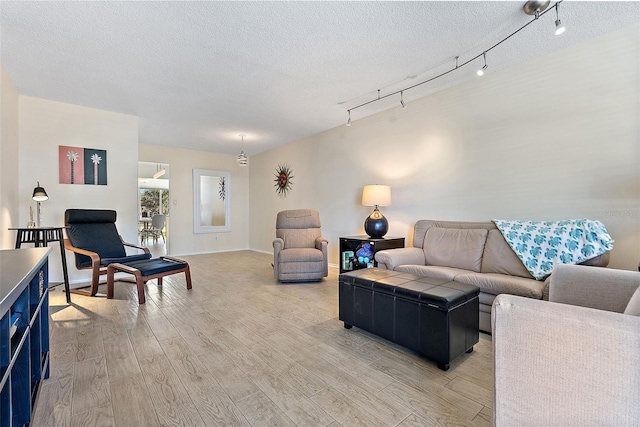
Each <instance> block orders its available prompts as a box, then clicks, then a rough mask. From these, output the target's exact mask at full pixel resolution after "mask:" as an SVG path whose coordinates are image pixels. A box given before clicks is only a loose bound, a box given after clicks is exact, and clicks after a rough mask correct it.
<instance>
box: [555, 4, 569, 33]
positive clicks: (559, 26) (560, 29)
mask: <svg viewBox="0 0 640 427" xmlns="http://www.w3.org/2000/svg"><path fill="white" fill-rule="evenodd" d="M565 31H567V27H565V26H564V24H563V23H562V21H560V16H559V15H558V3H556V31H555V34H556V36H559V35H561V34H564V32H565Z"/></svg>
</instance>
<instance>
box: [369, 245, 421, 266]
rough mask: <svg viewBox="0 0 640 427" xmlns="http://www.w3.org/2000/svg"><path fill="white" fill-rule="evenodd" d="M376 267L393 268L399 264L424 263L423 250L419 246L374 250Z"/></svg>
mask: <svg viewBox="0 0 640 427" xmlns="http://www.w3.org/2000/svg"><path fill="white" fill-rule="evenodd" d="M375 258H376V261H377V262H378V268H382V269H386V270H395V268H396V267H397V266H399V265H407V264H408V265H425V264H426V261H425V258H424V251H423V250H422V249H420V248H397V249H386V250H384V251H380V252H376V255H375Z"/></svg>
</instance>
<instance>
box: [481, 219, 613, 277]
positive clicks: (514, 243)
mask: <svg viewBox="0 0 640 427" xmlns="http://www.w3.org/2000/svg"><path fill="white" fill-rule="evenodd" d="M493 222H494V223H495V224H496V226H497V227H498V229H499V230H500V232H501V233H502V235H503V236H504V238H505V240H506V241H507V243H509V246H511V249H513V251H514V252H515V253H516V255H518V258H520V260H521V261H522V263H523V264H524V266H525V267H526V268H527V270H528V271H529V273H531V275H532V276H533V277H535V278H536V279H538V280H542V279H544V278H545V277H547V276H548V275H549V274H551V271H553V267H555V266H556V265H558V264H579V263H581V262H583V261H586V260H588V259H590V258H593V257H596V256H598V255H602V254H603V253H605V252H607V251H610V250H611V249H612V248H613V239H611V236H609V233H607V229H606V228H605V227H604V224H602V223H601V222H600V221H593V220H589V219H568V220H563V221H509V220H499V219H494V220H493Z"/></svg>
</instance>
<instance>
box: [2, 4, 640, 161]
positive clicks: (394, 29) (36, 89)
mask: <svg viewBox="0 0 640 427" xmlns="http://www.w3.org/2000/svg"><path fill="white" fill-rule="evenodd" d="M523 4H524V2H484V1H472V2H462V1H450V2H133V1H132V2H117V1H106V2H55V1H54V2H22V1H16V2H13V1H6V0H5V1H2V2H0V25H1V30H0V31H1V33H0V35H1V39H0V43H1V46H0V47H1V55H2V56H1V60H2V63H3V64H4V66H5V68H6V70H7V73H8V75H9V77H10V78H11V79H12V81H13V83H14V84H15V86H16V88H17V90H18V92H19V93H21V94H24V95H30V96H35V97H40V98H46V99H51V100H56V101H62V102H67V103H72V104H78V105H84V106H90V107H95V108H100V109H104V110H110V111H116V112H121V113H126V114H132V115H136V116H139V117H140V139H139V140H140V142H142V143H148V144H159V145H171V146H180V147H186V148H193V149H199V150H208V151H216V152H221V153H229V154H237V152H238V151H239V149H240V138H239V136H238V134H240V133H245V134H247V137H246V138H245V151H246V152H247V153H248V154H249V156H251V155H255V154H257V153H260V152H262V151H265V150H268V149H270V148H272V147H274V146H277V145H280V144H285V143H288V142H291V141H294V140H297V139H300V138H303V137H306V136H309V135H312V134H315V133H318V132H321V131H323V130H326V129H330V128H332V127H335V126H338V125H341V124H344V123H345V122H346V119H347V113H346V110H347V109H348V108H350V107H353V106H355V105H357V104H359V103H361V102H364V101H366V100H369V99H372V98H374V97H376V96H377V89H381V94H382V95H384V94H385V93H389V92H393V91H395V90H397V89H400V88H403V87H407V86H410V85H411V84H414V83H417V82H420V81H422V80H426V79H427V78H429V77H431V76H433V75H435V74H437V73H438V72H441V71H443V70H445V69H447V68H450V67H452V66H453V65H454V64H455V60H454V57H455V56H457V55H459V56H460V63H462V62H464V61H466V60H468V59H470V58H472V57H474V56H476V55H478V54H480V53H482V52H483V51H484V50H486V49H487V48H488V47H490V46H491V45H493V44H494V43H496V42H497V41H499V40H501V39H502V38H504V37H505V36H507V35H508V34H510V33H511V32H512V31H514V30H515V29H517V28H518V27H520V26H521V25H523V24H525V23H526V22H528V21H529V20H531V19H532V17H530V16H529V15H525V14H524V13H523V12H522V5H523ZM552 4H553V3H552ZM560 18H561V19H562V21H563V22H564V23H565V24H566V25H567V27H568V31H567V32H566V33H565V34H564V35H562V36H560V37H556V36H554V34H553V29H554V20H555V13H554V11H550V12H549V13H547V14H545V15H544V16H542V17H541V18H540V19H539V20H538V22H534V23H533V24H531V25H530V26H529V27H527V28H526V29H525V30H523V31H521V32H520V33H519V34H518V35H516V36H515V37H513V38H512V39H510V40H508V41H507V42H506V43H504V44H502V45H501V46H499V47H498V48H496V49H494V50H493V51H491V52H490V53H489V54H488V55H487V61H488V63H489V70H488V71H489V72H495V71H496V70H500V69H503V68H507V67H510V66H513V65H515V64H518V63H521V62H524V61H528V60H530V59H533V58H536V57H540V56H543V55H546V54H548V53H551V52H553V51H556V50H558V49H562V48H565V47H568V46H570V45H573V44H576V43H579V42H582V41H584V40H587V39H589V38H593V37H596V36H599V35H601V34H605V33H608V32H611V31H614V30H617V29H619V28H623V27H626V26H629V25H632V24H635V23H637V22H638V21H640V3H637V2H578V1H565V2H563V3H562V4H561V5H560ZM481 61H482V60H481V59H479V60H477V61H474V63H472V64H470V65H469V66H467V67H463V68H460V69H458V70H456V71H455V72H453V73H451V74H449V75H448V76H447V77H446V78H442V79H438V80H436V81H433V82H431V83H428V84H426V85H422V86H421V87H420V88H417V89H413V90H410V91H407V92H406V93H405V94H404V99H405V101H407V102H408V103H410V101H411V100H412V99H415V98H416V97H420V96H424V95H426V94H428V93H432V92H434V91H438V90H442V89H443V88H445V87H448V86H451V85H454V84H459V83H461V82H464V81H467V80H469V79H472V78H477V77H476V76H475V69H476V68H477V65H481V64H482V62H481ZM345 101H346V102H345ZM398 102H399V98H397V99H396V97H394V98H393V99H389V100H385V101H380V102H376V103H373V104H371V105H369V106H367V107H363V108H359V109H357V110H355V111H353V112H352V117H353V119H354V120H357V119H358V118H361V117H364V116H367V115H371V114H373V113H375V112H378V111H381V110H384V109H387V108H391V107H395V106H397V105H398Z"/></svg>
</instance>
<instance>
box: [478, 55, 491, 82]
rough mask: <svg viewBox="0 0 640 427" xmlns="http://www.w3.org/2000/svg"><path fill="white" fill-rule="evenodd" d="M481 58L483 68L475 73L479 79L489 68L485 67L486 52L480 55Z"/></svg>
mask: <svg viewBox="0 0 640 427" xmlns="http://www.w3.org/2000/svg"><path fill="white" fill-rule="evenodd" d="M482 57H483V58H484V66H483V67H482V68H480V69H479V70H478V71H476V74H477V75H478V76H480V77H482V76H484V72H485V70H486V69H487V68H489V66H488V65H487V52H483V53H482Z"/></svg>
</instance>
